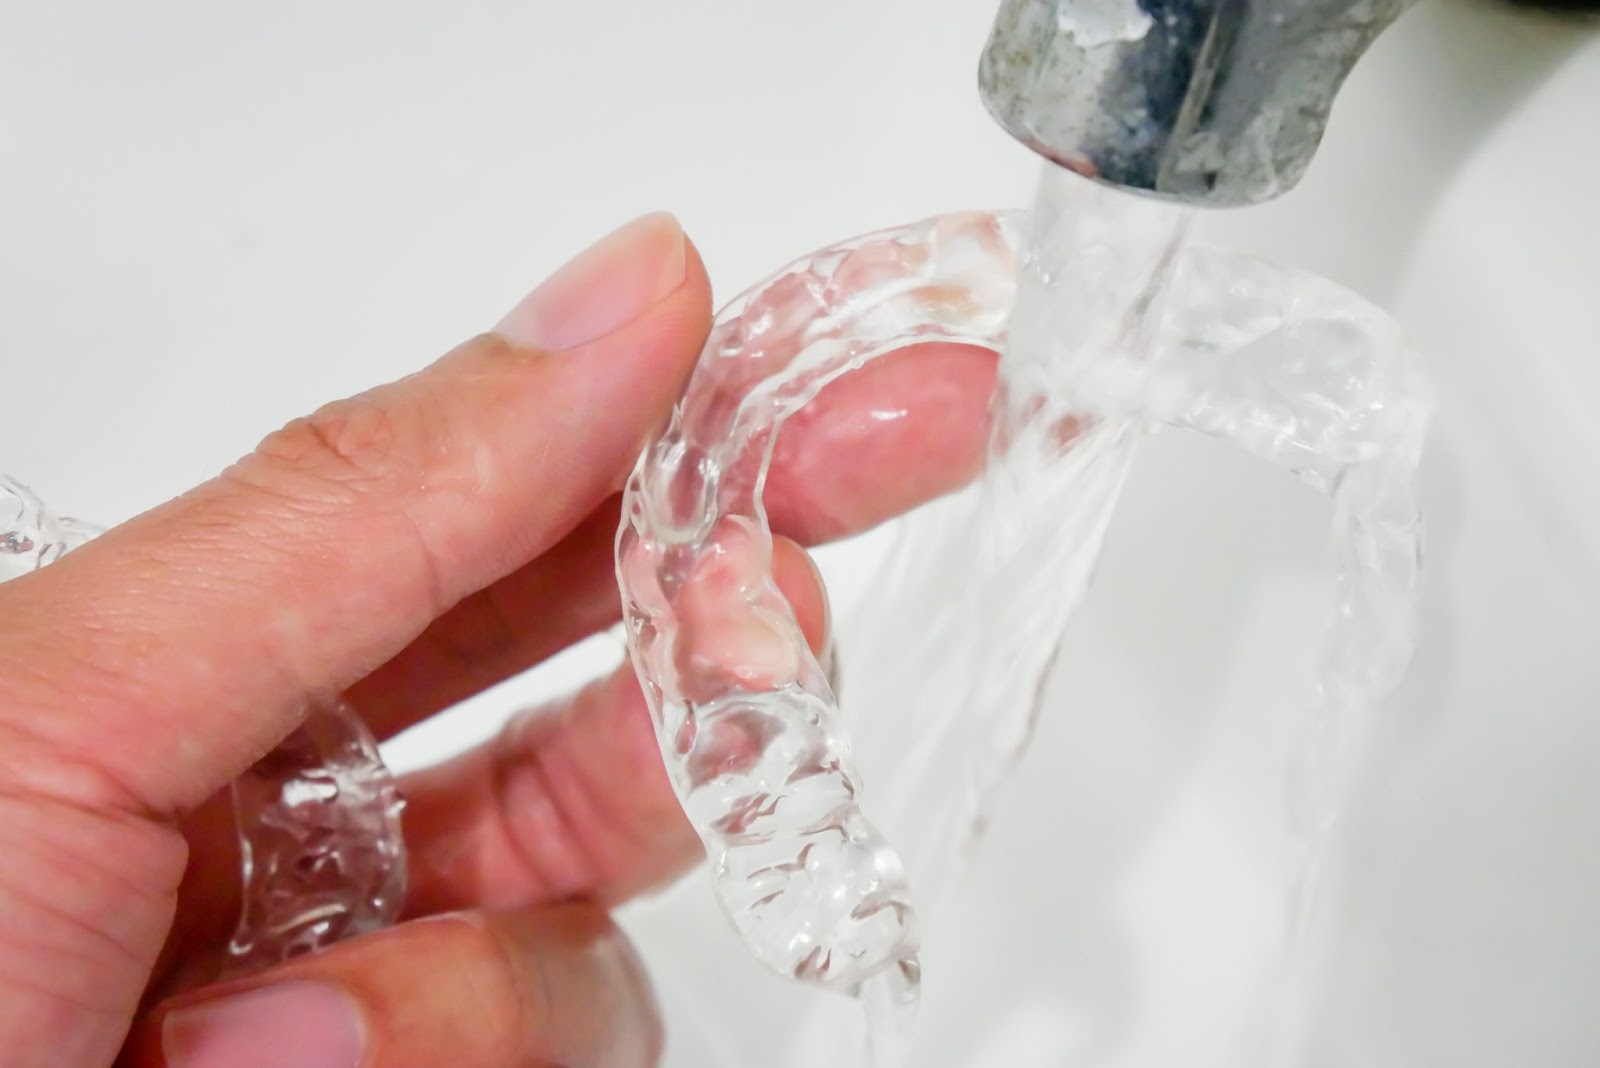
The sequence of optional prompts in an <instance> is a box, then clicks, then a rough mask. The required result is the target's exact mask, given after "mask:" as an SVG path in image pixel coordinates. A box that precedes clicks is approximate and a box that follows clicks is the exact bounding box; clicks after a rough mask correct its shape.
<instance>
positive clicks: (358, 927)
mask: <svg viewBox="0 0 1600 1068" xmlns="http://www.w3.org/2000/svg"><path fill="white" fill-rule="evenodd" d="M231 789H232V792H233V815H234V820H235V823H236V824H237V826H238V829H239V843H240V855H241V864H242V867H243V876H244V887H245V892H244V894H243V906H242V908H241V909H240V913H239V925H238V927H237V929H236V930H235V931H234V934H233V939H232V940H231V941H230V942H229V944H228V964H227V968H228V971H230V972H233V973H243V972H252V971H256V970H258V969H260V968H264V967H267V966H268V965H271V964H276V963H278V962H279V961H283V960H287V959H288V958H290V957H294V956H298V955H299V954H301V953H309V952H310V951H312V950H314V949H320V948H322V947H323V946H329V945H332V944H333V943H335V942H340V941H343V940H344V939H346V938H352V937H354V936H356V935H359V934H366V933H367V932H369V931H376V930H380V929H382V928H384V927H388V926H389V925H390V924H392V923H394V922H395V920H396V919H398V918H399V915H400V909H401V906H402V905H403V904H404V902H405V894H406V851H405V837H404V836H403V835H402V833H401V827H400V811H401V808H402V802H401V799H400V793H399V790H398V789H397V788H396V786H395V781H394V776H393V774H391V773H390V771H389V769H388V767H387V766H386V765H385V764H384V763H383V758H382V756H381V755H380V754H379V752H378V743H377V741H376V739H374V738H373V736H372V732H371V731H369V730H368V729H367V725H366V723H364V722H363V721H362V719H361V717H360V716H358V715H356V713H355V711H354V710H353V709H351V708H350V707H349V706H348V705H346V704H344V703H343V702H342V701H339V700H337V699H331V700H325V701H318V702H316V703H314V704H313V705H312V706H311V708H310V709H309V710H308V712H307V714H306V718H305V720H304V721H303V722H302V723H301V724H300V726H299V727H297V728H295V731H294V733H292V734H290V735H289V737H288V738H286V739H284V741H283V742H281V743H280V744H279V745H278V747H277V748H276V749H274V750H273V751H272V752H270V753H268V754H267V755H266V756H265V757H263V758H262V759H261V760H259V761H257V762H256V763H255V764H254V765H253V766H252V767H251V768H250V769H249V770H248V771H246V772H245V773H244V774H243V775H241V776H240V777H239V778H238V779H235V780H234V782H233V784H232V787H231Z"/></svg>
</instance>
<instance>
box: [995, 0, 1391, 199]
mask: <svg viewBox="0 0 1600 1068" xmlns="http://www.w3.org/2000/svg"><path fill="white" fill-rule="evenodd" d="M1411 2H1412V0H1001V5H1000V11H999V14H998V15H997V16H996V18H995V24H994V30H993V32H992V33H991V34H990V37H989V43H988V46H987V47H986V48H985V49H984V52H983V58H982V61H981V62H980V63H979V66H978V87H979V92H980V93H981V94H982V97H983V102H984V106H986V107H987V108H988V109H989V112H990V114H992V115H993V116H994V117H995V119H996V120H997V121H998V122H999V123H1000V125H1001V126H1003V127H1005V128H1006V129H1007V130H1008V131H1010V133H1011V134H1012V136H1014V137H1016V138H1017V139H1018V140H1019V141H1021V142H1022V143H1023V144H1025V145H1027V146H1028V147H1029V148H1032V149H1033V150H1034V151H1036V152H1038V153H1039V154H1040V155H1042V156H1044V157H1045V158H1046V159H1050V160H1053V161H1055V162H1056V163H1059V164H1061V165H1062V166H1064V167H1067V168H1068V169H1070V170H1073V171H1076V172H1077V173H1079V174H1084V175H1088V176H1090V177H1093V178H1096V179H1097V180H1099V181H1102V182H1106V183H1109V184H1111V185H1115V186H1120V187H1123V188H1126V189H1129V190H1132V191H1136V192H1143V193H1149V194H1154V195H1157V196H1160V197H1164V198H1168V199H1172V200H1177V201H1181V202H1184V203H1189V204H1194V205H1203V206H1214V207H1230V206H1237V205H1243V204H1254V203H1259V202H1261V201H1264V200H1270V199H1272V198H1273V197H1276V196H1278V195H1280V194H1282V193H1285V192H1287V191H1288V190H1290V189H1291V188H1293V187H1294V185H1295V183H1297V182H1298V181H1299V180H1300V177H1301V175H1303V174H1304V173H1305V170H1306V168H1307V166H1309V165H1310V163H1311V157H1312V156H1313V155H1314V154H1315V153H1316V150H1317V145H1318V144H1319V143H1320V142H1321V140H1322V131H1323V129H1324V127H1325V126H1326V125H1327V121H1328V112H1329V110H1330V109H1331V108H1332V106H1333V100H1334V97H1335V95H1336V94H1337V93H1338V91H1339V87H1340V85H1342V84H1343V83H1344V79H1345V76H1346V75H1347V74H1349V73H1350V69H1351V68H1352V67H1354V66H1355V63H1356V61H1357V60H1358V59H1360V58H1361V55H1362V53H1364V52H1365V51H1366V49H1367V46H1368V45H1370V44H1371V43H1372V41H1373V40H1374V39H1375V38H1376V37H1377V36H1378V34H1380V33H1382V32H1383V30H1384V29H1385V28H1386V27H1387V26H1388V25H1389V24H1390V23H1392V22H1393V21H1394V20H1395V19H1396V18H1397V17H1399V15H1400V14H1401V13H1402V12H1403V11H1404V10H1405V9H1406V8H1407V7H1408V6H1410V4H1411Z"/></svg>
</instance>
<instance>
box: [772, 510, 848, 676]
mask: <svg viewBox="0 0 1600 1068" xmlns="http://www.w3.org/2000/svg"><path fill="white" fill-rule="evenodd" d="M772 579H773V581H774V582H776V583H777V585H778V589H779V590H781V591H782V592H783V596H784V599H785V600H787V601H788V602H789V607H790V609H791V610H793V612H794V616H795V621H796V622H797V623H799V624H800V631H801V633H803V634H804V635H805V637H806V644H807V645H809V646H810V647H811V654H812V655H813V656H815V657H817V658H818V659H819V660H820V659H823V658H825V657H826V656H827V654H828V651H829V649H830V648H831V647H832V644H833V609H832V606H831V605H830V603H829V601H828V587H827V583H826V582H825V581H824V579H823V577H822V570H821V568H819V567H817V562H816V560H814V559H813V558H812V556H811V554H810V553H809V552H807V551H806V550H805V548H804V547H803V546H801V545H800V543H799V542H797V541H794V540H792V539H790V538H786V537H784V536H783V535H781V534H778V535H774V536H773V538H772Z"/></svg>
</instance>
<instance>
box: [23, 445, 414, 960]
mask: <svg viewBox="0 0 1600 1068" xmlns="http://www.w3.org/2000/svg"><path fill="white" fill-rule="evenodd" d="M99 533H100V529H99V528H98V527H95V526H93V525H91V524H88V523H84V522H82V521H80V520H75V519H69V518H65V517H60V518H58V517H56V516H54V515H52V514H51V513H50V512H49V510H48V509H46V508H45V507H44V506H43V505H42V504H41V503H40V501H39V499H38V498H37V497H36V496H35V495H34V494H33V493H32V492H31V491H30V490H29V489H28V488H27V487H26V486H24V485H22V484H21V483H19V482H17V481H15V480H13V479H10V478H7V477H4V476H0V581H4V580H6V579H11V578H16V577H18V576H20V575H22V574H24V573H26V572H29V571H35V570H38V569H39V568H41V567H45V566H47V565H49V564H52V563H54V562H55V561H57V560H59V559H60V558H61V557H62V556H63V555H65V554H66V553H68V552H71V551H73V550H75V549H77V548H79V547H80V546H82V545H83V544H85V543H86V542H88V541H89V540H90V539H92V538H93V537H95V536H96V535H98V534H99ZM231 791H232V801H233V810H234V820H235V824H236V826H237V828H238V832H239V845H240V855H241V862H242V863H241V866H242V871H241V878H242V884H243V888H244V889H243V894H242V895H241V902H242V904H241V909H240V916H239V922H238V924H237V926H236V928H235V930H234V932H233V936H232V938H231V940H230V942H229V944H228V948H227V955H226V958H225V960H224V963H223V972H224V974H226V975H239V974H244V973H246V972H252V971H256V970H259V969H260V968H264V967H267V966H268V965H271V964H276V963H278V962H280V961H283V960H287V959H289V958H290V957H294V956H298V955H300V954H302V953H307V952H310V951H311V950H314V949H319V948H321V947H323V946H327V945H332V944H333V943H335V942H338V941H340V940H342V939H345V938H349V937H352V936H354V935H358V934H363V933H365V932H368V931H376V930H379V929H381V928H384V927H387V926H389V925H391V924H392V923H394V922H395V920H396V919H398V918H399V915H400V910H401V907H402V905H403V904H404V900H405V886H406V851H405V839H404V837H403V835H402V834H401V828H400V810H401V800H400V795H399V791H398V790H397V789H396V786H395V781H394V776H393V775H392V774H390V772H389V769H388V768H387V767H386V766H385V765H384V763H383V760H382V758H381V757H380V755H379V753H378V744H377V741H376V740H375V739H374V738H373V736H372V733H371V731H369V730H368V729H367V725H366V724H365V723H364V722H362V720H361V718H360V717H359V716H357V715H356V714H355V711H354V710H353V709H351V708H350V707H349V706H347V705H345V704H344V703H343V702H341V701H339V700H338V699H336V698H334V699H326V700H318V701H314V702H312V703H311V705H310V706H309V707H308V708H307V712H306V717H305V719H304V721H303V722H302V723H301V724H300V726H299V727H297V728H296V729H295V730H294V732H293V733H292V734H290V736H289V737H288V738H286V739H285V740H284V741H283V742H282V743H281V744H280V745H279V746H278V747H277V748H276V749H274V750H273V751H272V752H271V753H269V754H267V756H265V757H264V758H262V759H261V760H260V761H258V762H257V763H256V764H255V765H253V766H252V767H251V768H249V769H248V770H247V771H246V772H245V773H244V775H242V776H241V777H240V778H239V779H237V780H236V781H235V782H234V783H233V784H232V786H231Z"/></svg>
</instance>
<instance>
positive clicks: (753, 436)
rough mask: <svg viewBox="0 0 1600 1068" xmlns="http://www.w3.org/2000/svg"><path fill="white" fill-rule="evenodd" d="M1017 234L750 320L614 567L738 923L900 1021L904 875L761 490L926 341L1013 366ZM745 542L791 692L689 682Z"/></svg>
mask: <svg viewBox="0 0 1600 1068" xmlns="http://www.w3.org/2000/svg"><path fill="white" fill-rule="evenodd" d="M1014 225H1015V219H1014V218H1013V217H1009V216H998V217H997V216H994V215H988V214H968V215H954V216H947V217H942V218H938V219H934V220H930V221H928V222H925V223H921V224H918V225H915V226H911V227H907V228H905V229H903V230H897V231H893V232H886V233H883V234H876V235H871V236H868V237H864V238H860V239H858V240H854V241H850V242H847V243H845V244H841V245H836V246H834V247H832V248H828V249H825V250H823V251H821V252H819V253H817V254H816V255H814V256H811V257H809V258H808V259H806V260H803V261H800V262H798V263H796V264H794V265H793V266H791V267H789V268H787V269H785V270H784V271H782V272H780V273H779V274H778V275H776V276H775V277H773V278H772V279H770V280H769V281H767V282H765V283H763V284H762V285H760V286H758V287H756V288H755V289H753V290H751V291H750V292H749V293H747V294H746V295H744V296H743V297H740V298H739V299H737V300H735V301H734V302H733V303H732V304H731V305H730V306H729V307H728V308H727V309H726V310H725V311H723V313H722V314H721V315H720V316H719V317H718V319H717V322H716V324H715V326H714V328H713V329H712V332H711V336H710V338H709V340H708V341H707V343H706V347H705V349H704V351H703V353H702V355H701V358H700V363H699V365H698V368H697V369H696V371H695V373H694V376H693V378H692V380H691V381H690V383H689V385H688V387H687V390H686V392H685V394H684V396H683V398H682V400H681V401H680V402H679V404H678V407H677V409H676V411H675V412H674V414H673V418H672V421H671V424H670V426H669V427H668V428H667V430H666V431H665V432H664V433H663V434H662V436H661V438H660V439H659V440H658V441H657V442H655V443H654V444H653V445H652V446H651V447H650V448H649V449H648V450H647V451H646V453H645V455H644V456H643V458H642V459H641V461H640V464H639V467H638V469H637V470H636V472H635V473H634V476H633V478H632V480H631V481H630V482H629V484H628V491H627V498H626V505H625V508H624V518H623V524H622V529H621V531H620V533H619V536H618V544H617V557H618V579H619V582H620V585H621V588H622V594H623V605H624V610H625V618H626V623H627V630H628V638H629V645H630V650H631V653H632V655H633V659H634V664H635V666H636V668H637V670H638V672H639V675H640V678H641V679H642V680H643V683H644V689H645V694H646V696H647V698H648V700H649V704H650V707H651V711H652V713H653V714H654V717H655V724H656V728H657V733H658V737H659V740H660V742H661V749H662V753H663V756H664V758H665V760H666V765H667V768H668V771H669V773H670V775H671V777H672V781H673V784H674V786H675V787H676V789H677V791H678V795H679V797H680V799H681V800H682V802H683V805H684V809H685V811H686V812H687V813H688V815H689V817H690V819H691V821H692V822H693V824H694V826H695V828H696V829H697V830H698V831H699V833H700V835H701V837H702V838H703V840H704V842H705V844H706V847H707V850H708V852H709V854H710V856H711V859H712V862H713V864H714V866H715V872H716V885H717V892H718V895H719V897H720V899H721V902H722V905H723V907H724V909H725V910H726V912H727V914H728V916H729V917H730V918H731V919H732V920H733V922H734V924H735V925H736V926H737V928H738V929H739V931H740V933H741V934H742V936H743V937H744V939H745V941H746V943H747V945H748V946H749V948H750V949H751V951H752V952H753V953H754V954H755V956H756V957H757V958H758V959H759V960H761V961H762V962H763V963H765V964H767V965H768V966H770V967H771V968H773V969H775V970H777V971H778V972H780V973H782V974H784V975H788V976H792V977H795V978H798V979H801V980H805V981H808V982H812V983H815V984H818V985H821V986H825V987H828V988H831V989H835V990H841V991H846V992H854V991H856V990H858V989H859V988H860V987H861V985H862V984H863V983H864V982H865V981H866V980H868V979H869V978H871V977H873V976H874V975H878V974H880V973H882V974H885V975H887V976H888V977H889V978H888V980H887V981H888V982H889V984H890V985H891V986H892V987H893V988H894V990H895V991H896V993H895V994H894V995H893V996H892V997H891V1000H895V999H897V998H898V999H900V1000H907V1001H909V1000H911V999H913V998H914V991H915V987H916V982H917V974H918V962H917V939H916V931H915V926H914V917H913V913H912V909H911V905H910V901H909V899H908V897H907V891H906V885H905V876H904V871H903V868H902V865H901V863H900V860H899V858H898V857H897V856H896V855H895V853H894V851H893V850H892V849H890V847H889V844H888V842H886V841H885V840H884V838H883V836H882V835H881V834H880V833H879V832H878V831H877V830H876V829H875V828H874V827H873V825H872V824H871V822H869V820H868V819H867V817H866V816H865V815H864V814H863V812H862V810H861V807H860V805H859V804H858V799H857V781H858V778H857V773H856V769H855V768H854V766H853V764H852V761H851V755H850V747H849V744H848V740H847V739H846V737H845V734H844V731H843V728H842V726H841V723H840V719H839V708H838V704H837V701H836V699H835V696H834V694H833V692H832V690H831V688H830V687H829V684H828V680H827V677H826V675H825V673H824V671H823V669H822V668H821V666H820V665H819V664H818V663H817V661H816V659H815V658H814V657H813V656H812V655H811V652H810V650H809V649H808V648H807V646H806V642H805V640H804V637H803V636H802V635H801V633H800V630H799V627H798V625H797V624H796V622H795V619H794V615H793V613H792V611H791V610H790V609H789V606H788V604H787V603H786V602H785V601H784V600H783V598H782V595H781V594H780V593H779V592H778V590H777V588H776V586H775V585H774V584H773V582H772V578H771V571H770V550H771V541H770V534H769V531H768V529H767V524H766V516H765V513H764V511H763V509H762V506H761V486H762V484H763V481H764V479H765V475H766V469H767V465H768V463H769V462H770V460H771V455H772V447H773V444H774V440H775V437H776V434H777V431H778V429H779V427H780V426H781V425H782V423H783V421H784V419H785V418H786V417H787V416H788V415H789V414H791V413H792V412H794V411H796V410H797V409H799V408H800V407H801V406H802V405H804V404H805V403H806V402H807V401H809V400H810V399H811V398H812V397H813V396H815V395H816V393H817V392H818V391H819V390H821V389H822V388H823V387H824V386H825V385H826V384H827V383H828V382H830V381H832V380H833V379H834V378H836V377H838V376H839V375H841V374H844V373H845V372H847V371H849V370H851V369H853V368H856V367H860V366H861V365H862V364H864V363H866V362H867V361H869V360H871V359H873V358H874V357H876V356H878V355H881V354H882V353H885V352H888V351H892V350H894V349H898V348H902V347H904V346H906V345H909V344H913V343H917V342H922V341H931V340H939V339H943V340H952V341H958V342H966V343H971V344H976V345H983V346H987V347H989V348H995V347H997V346H998V345H999V343H1000V340H1001V338H1002V336H1003V331H1004V327H1005V322H1006V319H1007V316H1008V315H1009V313H1010V310H1011V303H1012V290H1013V283H1012V278H1013V276H1014V275H1015V272H1016V266H1015V252H1014V250H1015V248H1016V246H1017V243H1018V235H1017V233H1015V231H1014V229H1013V227H1014ZM730 521H731V522H733V523H735V524H736V525H737V526H739V527H743V528H745V529H748V530H749V531H751V532H752V535H753V538H754V544H755V551H756V553H757V555H758V557H759V560H760V563H761V565H762V566H761V567H760V568H758V569H757V572H756V574H754V575H753V577H752V578H751V579H750V580H749V581H748V582H747V583H746V584H745V585H744V586H743V588H742V593H743V594H744V596H745V597H746V599H747V601H748V603H749V604H750V605H751V606H752V608H753V609H755V608H759V609H761V610H763V611H765V612H766V613H767V617H768V618H769V619H770V620H771V621H772V624H773V625H774V626H776V627H778V628H780V629H781V630H782V632H783V633H784V634H785V635H786V636H787V639H788V641H789V643H790V644H791V646H792V647H793V649H794V661H795V670H794V671H793V672H792V673H787V677H784V678H781V679H779V680H777V681H776V682H775V683H770V684H762V685H752V684H751V682H750V681H749V680H748V679H741V678H738V677H735V676H732V675H726V676H720V677H719V676H715V675H713V676H711V677H707V676H705V674H704V673H698V672H694V671H691V670H686V666H687V665H689V664H690V663H691V662H693V661H694V659H695V657H694V655H693V652H694V651H693V649H692V648H690V644H691V642H692V633H691V632H690V631H689V630H686V629H685V628H684V627H683V618H682V617H683V610H682V609H683V604H682V602H683V591H684V590H685V588H686V583H688V582H689V581H690V579H691V576H692V575H693V574H694V572H695V571H696V569H697V568H698V567H700V566H703V565H702V563H701V562H702V560H703V559H705V558H707V557H709V556H712V555H714V554H716V553H719V552H721V551H723V545H722V539H723V538H724V537H725V536H726V531H727V530H728V524H729V523H730Z"/></svg>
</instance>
